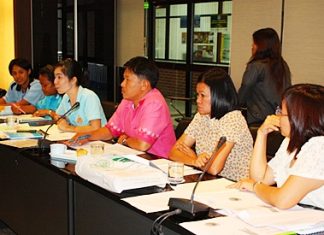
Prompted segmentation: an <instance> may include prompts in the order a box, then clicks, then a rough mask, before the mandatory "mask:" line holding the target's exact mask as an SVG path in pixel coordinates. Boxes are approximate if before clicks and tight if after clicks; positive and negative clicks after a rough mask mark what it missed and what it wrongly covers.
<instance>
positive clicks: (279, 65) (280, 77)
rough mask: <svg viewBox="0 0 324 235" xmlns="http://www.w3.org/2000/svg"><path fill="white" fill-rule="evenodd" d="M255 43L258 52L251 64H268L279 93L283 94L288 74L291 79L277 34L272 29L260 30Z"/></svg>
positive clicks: (254, 36) (254, 40) (254, 37)
mask: <svg viewBox="0 0 324 235" xmlns="http://www.w3.org/2000/svg"><path fill="white" fill-rule="evenodd" d="M253 42H254V44H255V45H256V46H257V50H256V52H255V54H254V55H253V56H252V57H251V59H250V61H249V63H251V62H253V61H256V60H264V61H266V62H268V63H269V66H270V74H271V77H272V79H273V80H275V84H276V88H277V90H278V91H279V92H283V89H284V81H285V80H286V79H287V78H286V77H285V76H286V74H287V72H288V76H289V77H290V71H285V70H286V69H285V63H286V62H285V60H284V59H283V58H282V56H281V44H280V40H279V36H278V34H277V32H276V31H275V30H274V29H272V28H263V29H259V30H257V31H255V32H254V33H253ZM288 70H289V69H288Z"/></svg>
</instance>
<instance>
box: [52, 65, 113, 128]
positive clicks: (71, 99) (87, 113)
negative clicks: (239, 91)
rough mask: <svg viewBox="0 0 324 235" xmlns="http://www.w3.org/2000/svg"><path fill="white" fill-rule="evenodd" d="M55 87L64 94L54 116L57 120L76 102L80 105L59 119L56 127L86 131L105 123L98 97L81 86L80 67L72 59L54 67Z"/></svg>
mask: <svg viewBox="0 0 324 235" xmlns="http://www.w3.org/2000/svg"><path fill="white" fill-rule="evenodd" d="M54 75H55V80H54V84H55V88H56V89H57V91H58V93H59V94H64V96H63V99H62V101H61V104H60V106H59V107H58V108H57V110H56V114H55V115H54V118H55V119H56V120H57V119H58V118H59V117H60V116H61V115H63V114H65V113H66V112H67V111H68V110H69V109H70V108H71V107H72V106H73V105H74V104H75V103H76V102H79V103H80V106H79V107H78V108H77V109H75V110H73V111H72V112H70V113H69V115H68V116H67V117H66V118H63V119H61V120H59V122H58V127H59V128H60V129H61V130H63V131H71V132H87V131H93V130H96V129H99V128H100V127H103V126H104V125H105V124H106V123H107V120H106V117H105V114H104V111H103V109H102V106H101V103H100V100H99V97H98V96H97V95H96V93H94V92H93V91H91V90H89V89H87V88H83V87H82V86H81V82H82V69H81V66H80V64H79V63H78V62H77V61H75V60H73V59H65V60H63V61H61V62H59V63H58V64H57V65H56V66H55V69H54Z"/></svg>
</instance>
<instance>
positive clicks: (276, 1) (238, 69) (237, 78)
mask: <svg viewBox="0 0 324 235" xmlns="http://www.w3.org/2000/svg"><path fill="white" fill-rule="evenodd" d="M232 12H233V13H232V17H233V25H232V40H231V41H232V42H231V43H232V44H231V68H230V73H231V77H232V79H233V81H234V84H235V86H236V87H237V88H239V86H240V84H241V80H242V75H243V72H244V70H245V66H246V63H247V61H248V60H249V58H250V56H251V45H252V34H253V32H254V31H256V30H258V29H260V28H265V27H272V28H274V29H275V30H276V31H277V32H278V34H279V36H280V28H281V0H249V1H246V0H233V11H232Z"/></svg>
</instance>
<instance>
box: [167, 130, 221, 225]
mask: <svg viewBox="0 0 324 235" xmlns="http://www.w3.org/2000/svg"><path fill="white" fill-rule="evenodd" d="M225 142H226V137H224V136H222V137H220V139H219V141H218V144H217V146H216V148H215V150H214V151H213V154H212V156H211V157H210V158H209V160H208V162H207V164H206V165H205V167H204V169H203V172H202V173H201V175H200V176H199V178H198V180H197V182H196V184H195V187H194V188H193V190H192V193H191V197H190V199H185V198H170V199H169V203H168V205H169V207H170V209H172V210H173V209H181V210H182V213H181V215H182V216H183V217H188V218H191V219H193V218H196V217H202V216H204V215H206V214H207V213H208V211H209V206H207V205H205V204H203V203H200V202H196V201H194V196H195V191H196V188H197V186H198V184H199V182H200V181H201V179H202V178H203V176H204V175H205V174H206V172H207V170H208V169H209V167H210V166H211V164H212V163H213V161H214V159H215V157H216V156H217V154H218V152H219V150H220V149H221V147H222V146H223V145H224V144H225Z"/></svg>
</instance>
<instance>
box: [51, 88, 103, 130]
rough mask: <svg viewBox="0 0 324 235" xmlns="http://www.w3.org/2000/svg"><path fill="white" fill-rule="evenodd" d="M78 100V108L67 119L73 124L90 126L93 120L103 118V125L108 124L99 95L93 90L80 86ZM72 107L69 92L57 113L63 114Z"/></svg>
mask: <svg viewBox="0 0 324 235" xmlns="http://www.w3.org/2000/svg"><path fill="white" fill-rule="evenodd" d="M76 101H77V102H79V103H80V106H79V108H78V109H76V110H74V111H72V112H71V113H70V114H69V115H68V117H67V119H68V121H69V122H70V124H71V125H73V126H88V125H89V124H90V121H91V120H96V119H101V126H104V125H106V123H107V119H106V116H105V113H104V111H103V109H102V106H101V103H100V100H99V97H98V96H97V95H96V93H94V92H93V91H91V90H89V89H87V88H83V87H82V86H79V91H78V96H77V100H76ZM70 108H71V103H70V98H69V96H68V95H67V94H65V95H64V96H63V99H62V101H61V104H60V106H59V107H58V108H57V110H56V113H57V114H59V115H63V114H64V113H66V112H67V111H68V110H69V109H70Z"/></svg>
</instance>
